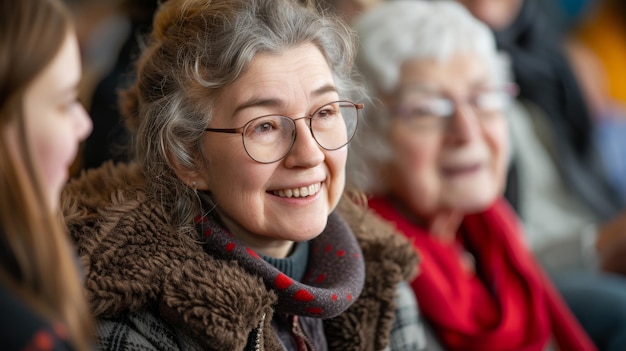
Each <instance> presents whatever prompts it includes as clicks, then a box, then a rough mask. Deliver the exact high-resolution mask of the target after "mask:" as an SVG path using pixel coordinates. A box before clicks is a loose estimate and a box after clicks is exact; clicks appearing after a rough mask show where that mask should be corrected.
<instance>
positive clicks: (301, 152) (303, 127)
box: [285, 118, 324, 167]
mask: <svg viewBox="0 0 626 351" xmlns="http://www.w3.org/2000/svg"><path fill="white" fill-rule="evenodd" d="M309 123H310V120H309V119H307V118H304V119H301V120H299V121H297V122H296V140H295V141H294V143H293V146H292V147H291V150H290V151H289V153H288V154H287V157H285V165H286V166H287V167H293V166H300V167H313V166H316V165H318V164H320V163H321V162H323V161H324V151H323V150H322V148H321V147H320V146H319V144H318V143H317V141H315V138H314V137H313V134H312V133H311V129H310V128H309Z"/></svg>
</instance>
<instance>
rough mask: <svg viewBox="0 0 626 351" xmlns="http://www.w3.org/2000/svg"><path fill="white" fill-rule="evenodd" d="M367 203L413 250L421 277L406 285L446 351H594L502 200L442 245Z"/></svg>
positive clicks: (383, 204)
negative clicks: (469, 259) (467, 258)
mask: <svg viewBox="0 0 626 351" xmlns="http://www.w3.org/2000/svg"><path fill="white" fill-rule="evenodd" d="M369 204H370V206H371V207H372V208H373V209H374V210H375V211H376V212H378V213H379V214H380V215H382V217H383V218H386V219H388V220H390V221H392V222H395V223H396V225H397V227H398V229H399V230H400V231H401V232H403V233H404V234H405V235H406V236H407V237H409V238H410V239H412V240H413V241H414V246H415V247H416V248H417V250H418V251H419V252H420V254H421V256H422V259H423V260H422V263H421V265H420V269H421V273H420V275H419V276H418V277H417V278H416V279H415V280H414V281H413V282H412V286H413V289H414V290H415V295H416V297H417V300H418V303H419V306H420V309H421V310H422V311H423V313H424V315H425V317H426V319H427V320H428V321H429V322H430V323H431V324H432V326H433V328H434V330H435V332H436V334H437V335H438V336H439V338H440V340H441V342H442V343H443V344H444V346H445V348H446V349H447V350H451V351H454V350H464V351H472V350H477V351H478V350H479V351H496V350H502V351H504V350H517V351H521V350H523V351H542V350H544V349H545V348H546V346H547V345H548V344H549V343H550V341H551V340H552V338H554V339H555V341H556V343H557V344H558V346H559V349H560V350H568V351H587V350H595V346H594V345H593V344H592V342H591V341H590V339H589V338H588V337H587V335H586V334H585V332H584V331H583V329H582V328H581V327H580V325H579V324H578V322H577V321H576V320H575V317H574V316H573V315H572V314H571V312H570V311H569V309H568V308H567V307H566V306H565V304H564V302H563V300H562V299H561V297H560V296H559V294H558V293H557V292H556V290H555V288H554V287H553V286H552V284H551V283H550V281H549V280H548V279H547V278H546V276H545V274H544V273H543V271H542V270H541V268H540V267H539V265H538V264H537V263H536V262H535V260H534V259H533V258H532V256H531V254H530V253H529V251H528V250H527V248H526V247H525V246H524V245H523V243H522V242H521V241H520V240H521V238H522V235H523V234H522V233H521V231H520V229H519V227H518V221H517V219H516V217H515V215H514V214H513V212H512V210H511V208H510V207H509V205H508V204H507V203H506V202H505V201H502V200H499V201H497V202H496V203H495V204H494V205H493V206H492V207H491V208H489V209H488V210H486V211H485V212H483V213H479V214H474V215H468V216H466V217H465V219H464V221H463V224H462V228H461V230H460V233H461V234H459V240H460V241H458V242H456V243H449V244H446V243H443V242H441V241H439V240H436V239H435V238H434V237H433V236H432V235H430V234H429V233H428V232H427V231H426V230H424V229H422V228H420V227H418V226H417V225H416V224H415V223H413V222H411V221H410V220H409V219H407V218H406V217H404V216H403V215H402V214H401V213H400V211H398V209H397V208H396V207H394V203H392V202H391V201H390V200H388V199H383V198H375V199H371V200H370V201H369ZM461 243H462V245H464V246H465V248H467V249H468V250H469V251H470V252H472V253H473V254H474V256H475V257H476V261H477V267H476V274H474V273H472V272H468V271H467V269H465V268H464V267H463V265H462V263H461V260H459V258H458V245H459V244H461Z"/></svg>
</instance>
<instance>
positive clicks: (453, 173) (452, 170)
mask: <svg viewBox="0 0 626 351" xmlns="http://www.w3.org/2000/svg"><path fill="white" fill-rule="evenodd" d="M481 168H482V165H481V164H480V163H475V164H472V165H465V166H454V167H443V169H442V173H443V175H444V176H446V177H459V176H465V175H470V174H473V173H476V172H477V171H479V170H480V169H481Z"/></svg>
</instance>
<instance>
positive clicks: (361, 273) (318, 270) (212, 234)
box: [196, 213, 365, 319]
mask: <svg viewBox="0 0 626 351" xmlns="http://www.w3.org/2000/svg"><path fill="white" fill-rule="evenodd" d="M196 228H197V230H198V232H199V234H200V235H202V237H203V238H204V240H205V242H204V248H205V251H206V252H207V253H209V254H210V255H212V256H214V257H217V258H220V259H224V260H236V261H237V262H238V263H239V264H240V265H241V266H242V267H243V268H244V269H246V270H247V271H248V272H250V273H252V274H255V275H257V276H259V277H260V278H262V279H263V281H264V283H265V286H266V287H267V288H268V289H271V290H273V291H274V292H275V293H276V295H277V296H278V303H277V305H276V312H278V313H286V314H290V315H298V316H307V317H315V318H324V319H326V318H332V317H335V316H337V315H339V314H340V313H342V312H343V311H345V310H346V309H347V308H348V307H350V305H351V304H352V302H353V301H354V300H356V299H357V298H358V297H359V295H360V293H361V290H362V288H363V283H364V280H365V264H364V262H363V257H362V253H361V248H360V247H359V245H358V243H357V241H356V238H355V237H354V234H353V233H352V230H351V229H350V228H349V227H348V225H347V224H346V223H345V222H344V221H343V219H341V217H340V216H339V215H338V214H335V213H332V214H331V215H330V216H329V217H328V223H327V224H326V228H325V229H324V231H323V232H322V233H321V234H320V235H319V236H317V237H316V238H315V239H313V240H311V241H310V252H309V261H308V264H307V268H306V272H305V274H304V278H303V279H302V281H301V282H298V281H295V280H293V279H291V278H289V277H288V276H287V275H285V274H284V273H282V272H281V271H279V270H278V269H277V268H275V267H274V266H272V265H271V264H269V263H268V262H266V261H264V260H263V259H262V258H261V257H260V256H259V254H258V253H256V252H255V251H254V250H252V249H251V248H249V247H247V246H246V245H245V244H244V243H242V242H241V241H239V240H237V238H235V237H234V236H233V235H232V234H230V233H229V232H227V231H226V230H225V229H224V228H223V227H222V226H221V225H220V224H219V223H218V221H216V220H215V219H214V218H211V217H208V216H205V217H202V218H197V219H196Z"/></svg>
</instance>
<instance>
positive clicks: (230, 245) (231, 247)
mask: <svg viewBox="0 0 626 351" xmlns="http://www.w3.org/2000/svg"><path fill="white" fill-rule="evenodd" d="M235 246H237V245H235V243H228V244H226V252H228V253H231V252H232V251H233V250H234V249H235Z"/></svg>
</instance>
